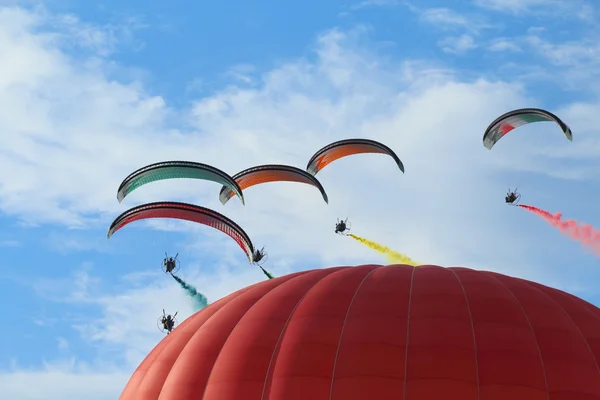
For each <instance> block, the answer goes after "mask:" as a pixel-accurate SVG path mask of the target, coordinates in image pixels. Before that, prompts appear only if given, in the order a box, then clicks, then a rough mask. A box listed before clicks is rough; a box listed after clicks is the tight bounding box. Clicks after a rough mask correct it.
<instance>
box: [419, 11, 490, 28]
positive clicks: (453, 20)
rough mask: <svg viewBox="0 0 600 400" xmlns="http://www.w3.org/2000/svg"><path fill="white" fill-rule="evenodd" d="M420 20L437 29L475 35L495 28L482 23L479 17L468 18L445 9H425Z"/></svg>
mask: <svg viewBox="0 0 600 400" xmlns="http://www.w3.org/2000/svg"><path fill="white" fill-rule="evenodd" d="M420 18H421V20H422V21H424V22H427V23H429V24H432V25H434V26H435V27H436V28H442V29H444V28H445V29H450V28H461V29H464V30H467V31H469V32H471V33H473V34H477V33H479V32H480V31H481V30H483V29H489V28H492V27H493V25H490V24H488V23H485V22H483V21H481V20H480V18H479V17H475V16H467V15H466V14H460V13H458V12H456V11H454V10H451V9H449V8H443V7H440V8H428V9H425V10H424V11H423V12H421V15H420Z"/></svg>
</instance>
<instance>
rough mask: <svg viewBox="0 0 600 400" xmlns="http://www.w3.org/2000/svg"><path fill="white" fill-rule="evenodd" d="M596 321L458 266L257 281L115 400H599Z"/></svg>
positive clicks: (586, 311)
mask: <svg viewBox="0 0 600 400" xmlns="http://www.w3.org/2000/svg"><path fill="white" fill-rule="evenodd" d="M598 359H600V309H598V308H596V307H595V306H593V305H591V304H589V303H587V302H585V301H583V300H581V299H579V298H577V297H574V296H572V295H569V294H567V293H565V292H562V291H559V290H556V289H552V288H549V287H546V286H543V285H540V284H537V283H534V282H530V281H526V280H522V279H517V278H512V277H508V276H505V275H501V274H497V273H493V272H485V271H475V270H471V269H467V268H442V267H437V266H420V267H416V268H414V267H409V266H405V265H398V266H387V267H382V266H377V265H363V266H358V267H337V268H328V269H320V270H312V271H305V272H299V273H295V274H291V275H287V276H283V277H280V278H276V279H272V280H267V281H264V282H260V283H258V284H255V285H253V286H250V287H247V288H245V289H242V290H240V291H238V292H235V293H233V294H231V295H229V296H227V297H225V298H223V299H221V300H219V301H217V302H215V303H214V304H212V305H210V306H209V307H207V308H205V309H203V310H201V311H199V312H198V313H196V314H195V315H193V316H192V317H190V318H188V319H187V320H186V321H184V322H183V323H182V324H181V325H180V326H178V327H176V328H175V329H174V330H173V332H172V333H171V334H170V335H168V336H167V337H166V338H165V339H163V340H162V341H161V342H160V343H159V344H158V345H157V346H156V348H155V349H154V350H153V351H152V352H151V353H150V354H149V355H148V357H147V358H146V360H144V361H143V362H142V364H141V365H140V366H139V367H138V369H137V370H136V371H135V373H134V374H133V376H132V377H131V379H130V381H129V383H128V385H127V387H126V388H125V390H124V391H123V394H122V395H121V397H120V399H121V400H132V399H135V400H157V399H160V400H191V399H203V400H216V399H218V400H234V399H235V400H240V399H243V400H284V399H285V400H307V399H310V400H358V399H360V400H364V399H377V400H388V399H389V400H391V399H394V400H399V399H400V400H439V399H461V400H501V399H502V400H507V399H510V400H525V399H527V400H548V399H550V400H584V399H586V400H587V399H590V400H591V399H600V371H599V369H598V362H597V360H598Z"/></svg>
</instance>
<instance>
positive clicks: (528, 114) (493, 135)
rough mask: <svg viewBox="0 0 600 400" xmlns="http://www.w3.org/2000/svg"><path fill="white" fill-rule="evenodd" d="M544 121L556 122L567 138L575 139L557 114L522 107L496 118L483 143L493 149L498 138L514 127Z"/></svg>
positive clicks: (487, 130) (484, 136) (485, 134)
mask: <svg viewBox="0 0 600 400" xmlns="http://www.w3.org/2000/svg"><path fill="white" fill-rule="evenodd" d="M542 121H548V122H554V123H555V124H557V125H558V126H559V127H560V129H561V130H562V131H563V133H564V134H565V136H566V137H567V139H569V140H570V141H573V133H572V132H571V128H569V127H568V126H567V124H565V123H564V122H563V121H562V120H561V119H560V118H558V117H557V116H556V115H554V114H552V113H551V112H549V111H546V110H542V109H539V108H521V109H518V110H513V111H509V112H507V113H505V114H502V115H501V116H499V117H498V118H496V119H495V120H494V121H493V122H492V123H491V124H490V126H488V128H487V129H486V130H485V133H484V134H483V145H484V146H485V147H486V148H487V149H489V150H491V149H492V147H494V145H495V144H496V142H498V140H500V139H502V137H504V135H506V134H507V133H508V132H510V131H512V130H513V129H515V128H518V127H519V126H523V125H526V124H529V123H532V122H542Z"/></svg>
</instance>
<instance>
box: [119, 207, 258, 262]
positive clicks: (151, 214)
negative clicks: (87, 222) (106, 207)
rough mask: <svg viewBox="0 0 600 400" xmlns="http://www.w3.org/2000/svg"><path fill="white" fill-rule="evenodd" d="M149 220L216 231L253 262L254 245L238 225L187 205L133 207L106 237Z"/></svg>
mask: <svg viewBox="0 0 600 400" xmlns="http://www.w3.org/2000/svg"><path fill="white" fill-rule="evenodd" d="M151 218H173V219H180V220H184V221H191V222H197V223H199V224H203V225H206V226H210V227H211V228H214V229H218V230H219V231H221V232H223V233H225V234H226V235H228V236H229V237H231V238H232V239H233V240H235V242H236V243H237V244H238V246H240V248H241V249H242V250H244V252H245V253H246V256H247V257H248V261H249V262H251V263H252V262H253V259H254V255H255V251H254V245H253V244H252V241H251V240H250V237H249V236H248V234H247V233H246V232H245V231H244V230H243V229H242V228H241V227H240V226H239V225H238V224H236V223H235V222H233V221H232V220H231V219H229V218H227V217H226V216H224V215H222V214H219V213H218V212H216V211H213V210H211V209H208V208H204V207H200V206H195V205H192V204H187V203H177V202H168V201H163V202H156V203H148V204H142V205H139V206H137V207H133V208H131V209H129V210H127V211H125V212H124V213H122V214H121V215H119V216H118V217H117V218H116V219H115V220H114V221H113V223H112V224H111V225H110V228H109V229H108V234H107V237H108V238H110V237H111V236H112V235H113V234H114V233H115V232H116V231H118V230H120V229H121V228H123V227H124V226H126V225H129V224H130V223H132V222H134V221H140V220H145V219H151Z"/></svg>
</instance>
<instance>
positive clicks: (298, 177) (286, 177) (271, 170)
mask: <svg viewBox="0 0 600 400" xmlns="http://www.w3.org/2000/svg"><path fill="white" fill-rule="evenodd" d="M233 179H234V180H235V182H236V184H238V185H239V186H240V188H241V189H242V190H245V189H247V188H249V187H251V186H254V185H259V184H262V183H267V182H299V183H305V184H307V185H311V186H314V187H316V188H317V189H318V190H319V192H321V196H323V200H325V203H328V202H329V199H328V198H327V193H326V192H325V189H324V188H323V185H321V182H319V181H318V180H317V178H315V177H314V176H312V175H311V174H309V173H307V172H306V171H303V170H301V169H300V168H296V167H293V166H291V165H279V164H268V165H259V166H256V167H252V168H248V169H245V170H243V171H241V172H238V173H237V174H235V175H234V176H233ZM233 195H234V192H233V191H232V190H231V188H229V187H227V186H223V187H222V188H221V192H220V193H219V199H220V200H221V203H222V204H225V203H227V202H228V201H229V199H231V197H233Z"/></svg>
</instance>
